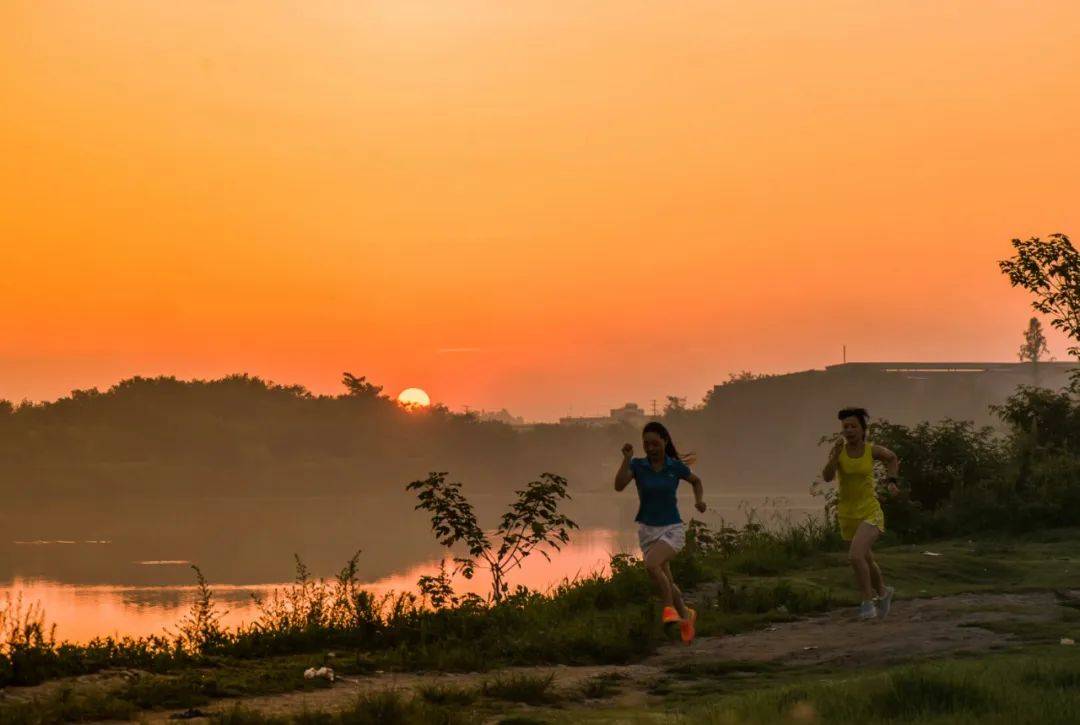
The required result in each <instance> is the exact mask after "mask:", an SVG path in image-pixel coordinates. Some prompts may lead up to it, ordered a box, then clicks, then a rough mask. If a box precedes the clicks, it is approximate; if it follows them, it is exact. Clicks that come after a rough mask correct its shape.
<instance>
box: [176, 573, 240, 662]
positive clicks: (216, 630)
mask: <svg viewBox="0 0 1080 725" xmlns="http://www.w3.org/2000/svg"><path fill="white" fill-rule="evenodd" d="M191 568H192V569H193V570H194V571H195V578H196V580H197V586H198V593H197V594H196V596H195V602H194V603H193V604H192V605H191V610H190V611H189V612H188V614H187V616H185V617H184V618H183V619H182V620H180V624H179V626H178V635H177V643H178V644H179V646H181V647H182V648H184V649H185V650H187V651H188V652H191V653H193V654H206V653H208V652H210V651H212V650H213V649H214V648H215V647H218V646H219V645H221V644H223V643H224V642H225V641H226V640H227V639H228V637H227V635H226V634H225V632H224V631H223V630H222V628H221V616H222V614H223V613H220V612H218V611H217V607H216V605H215V604H214V593H213V591H212V590H211V589H210V586H209V585H208V584H207V583H206V577H205V576H203V573H202V570H200V569H199V567H197V566H195V565H194V564H192V565H191Z"/></svg>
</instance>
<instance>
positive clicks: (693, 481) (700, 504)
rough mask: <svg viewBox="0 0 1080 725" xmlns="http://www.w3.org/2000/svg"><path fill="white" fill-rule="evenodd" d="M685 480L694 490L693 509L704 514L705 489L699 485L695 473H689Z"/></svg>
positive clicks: (699, 481) (698, 479)
mask: <svg viewBox="0 0 1080 725" xmlns="http://www.w3.org/2000/svg"><path fill="white" fill-rule="evenodd" d="M686 480H687V481H689V482H690V485H691V486H692V487H693V489H694V508H696V509H697V510H698V511H700V512H701V513H705V508H706V506H705V487H704V486H703V485H701V479H700V478H698V476H697V474H696V473H691V474H690V475H689V476H687V477H686Z"/></svg>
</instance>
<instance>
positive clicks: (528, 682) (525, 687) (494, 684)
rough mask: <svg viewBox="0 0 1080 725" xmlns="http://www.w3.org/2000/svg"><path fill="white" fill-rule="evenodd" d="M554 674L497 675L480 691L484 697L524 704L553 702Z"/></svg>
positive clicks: (485, 683)
mask: <svg viewBox="0 0 1080 725" xmlns="http://www.w3.org/2000/svg"><path fill="white" fill-rule="evenodd" d="M554 686H555V675H554V674H550V675H546V676H545V675H526V674H521V673H514V674H509V675H499V676H498V677H495V678H494V679H491V680H487V681H486V682H484V684H483V685H482V686H481V688H480V691H481V692H483V693H484V695H485V696H486V697H491V698H494V699H496V700H506V701H507V702H522V703H525V704H526V705H544V704H546V703H550V702H554V701H555V700H556V699H557V697H556V696H555V692H554Z"/></svg>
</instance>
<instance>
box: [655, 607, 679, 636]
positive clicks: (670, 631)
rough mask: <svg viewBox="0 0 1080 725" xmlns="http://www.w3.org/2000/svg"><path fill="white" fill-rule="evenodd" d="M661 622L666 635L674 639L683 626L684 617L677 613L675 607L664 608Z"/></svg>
mask: <svg viewBox="0 0 1080 725" xmlns="http://www.w3.org/2000/svg"><path fill="white" fill-rule="evenodd" d="M660 622H661V623H663V625H664V634H665V635H667V636H668V637H669V638H671V639H674V638H675V636H676V634H678V632H679V630H680V629H681V626H682V617H680V616H679V613H678V612H677V611H675V607H664V611H663V613H662V614H661V615H660Z"/></svg>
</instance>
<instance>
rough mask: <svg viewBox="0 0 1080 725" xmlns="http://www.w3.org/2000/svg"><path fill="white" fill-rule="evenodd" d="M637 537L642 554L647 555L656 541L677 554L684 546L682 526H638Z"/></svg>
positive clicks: (684, 538)
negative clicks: (661, 542)
mask: <svg viewBox="0 0 1080 725" xmlns="http://www.w3.org/2000/svg"><path fill="white" fill-rule="evenodd" d="M637 537H638V543H639V544H641V552H642V553H643V554H648V553H649V547H651V546H652V545H653V544H655V543H656V542H657V541H663V542H664V543H665V544H667V545H668V546H670V547H671V548H672V549H674V550H675V551H677V552H678V551H682V548H683V547H684V546H686V527H685V526H683V525H682V524H670V525H668V526H648V525H646V524H638V530H637Z"/></svg>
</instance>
